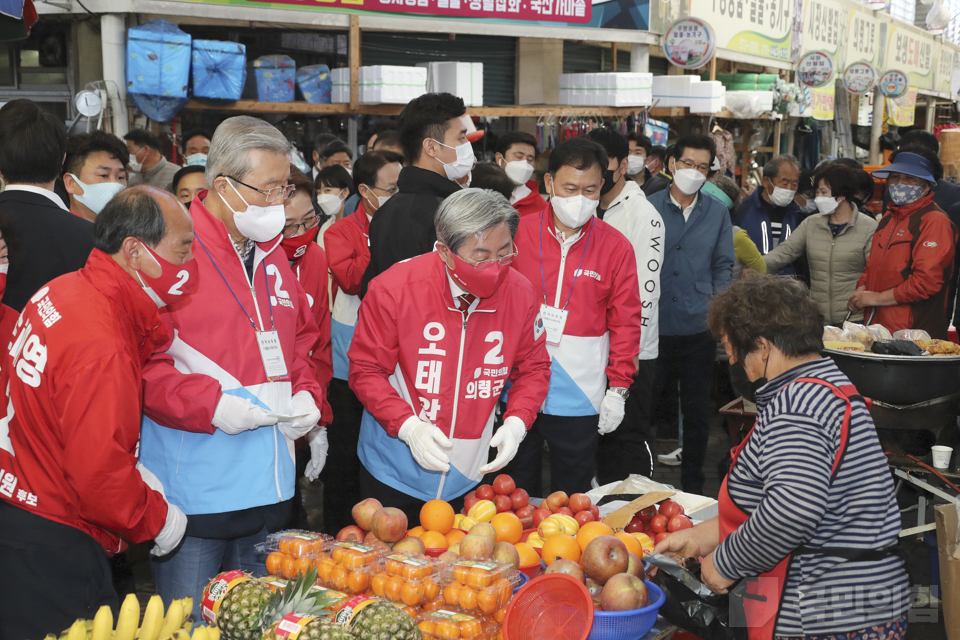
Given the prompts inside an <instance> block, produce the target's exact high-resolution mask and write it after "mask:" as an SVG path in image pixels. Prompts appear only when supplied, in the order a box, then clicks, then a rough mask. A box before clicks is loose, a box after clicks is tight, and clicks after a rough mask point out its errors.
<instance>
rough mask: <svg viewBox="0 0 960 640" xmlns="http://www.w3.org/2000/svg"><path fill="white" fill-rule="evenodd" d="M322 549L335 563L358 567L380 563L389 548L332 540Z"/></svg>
mask: <svg viewBox="0 0 960 640" xmlns="http://www.w3.org/2000/svg"><path fill="white" fill-rule="evenodd" d="M324 551H325V552H326V553H328V554H330V558H331V559H332V560H333V561H334V562H335V563H337V564H340V565H343V566H344V567H346V568H347V569H360V568H363V567H370V566H373V565H379V564H382V562H383V558H384V556H386V555H387V553H389V551H390V550H389V549H384V548H383V547H371V546H369V545H365V544H360V543H359V542H332V543H330V544H328V545H327V547H326V548H325V549H324Z"/></svg>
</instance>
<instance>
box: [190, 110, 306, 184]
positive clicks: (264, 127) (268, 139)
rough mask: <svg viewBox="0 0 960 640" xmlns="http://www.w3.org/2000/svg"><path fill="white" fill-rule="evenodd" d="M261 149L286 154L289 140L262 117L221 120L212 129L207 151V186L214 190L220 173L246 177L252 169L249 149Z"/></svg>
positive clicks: (241, 178) (238, 177)
mask: <svg viewBox="0 0 960 640" xmlns="http://www.w3.org/2000/svg"><path fill="white" fill-rule="evenodd" d="M254 149H261V150H263V151H269V152H272V153H279V154H281V155H283V156H286V155H287V153H289V152H290V142H289V141H288V140H287V139H286V138H284V137H283V134H282V133H280V132H279V131H278V130H277V128H276V127H274V126H273V125H272V124H268V123H267V122H264V121H263V120H261V119H260V118H254V117H251V116H234V117H233V118H227V119H226V120H224V121H223V122H221V123H220V126H219V127H217V130H216V131H214V132H213V140H211V141H210V152H209V153H208V154H207V170H206V174H205V176H206V180H207V188H209V189H213V181H214V180H216V178H217V176H221V175H223V176H231V177H233V178H236V179H238V180H243V178H244V176H246V175H247V174H248V173H250V171H252V170H253V163H252V162H251V160H250V154H249V153H248V151H253V150H254Z"/></svg>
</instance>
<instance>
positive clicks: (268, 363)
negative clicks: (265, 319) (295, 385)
mask: <svg viewBox="0 0 960 640" xmlns="http://www.w3.org/2000/svg"><path fill="white" fill-rule="evenodd" d="M257 344H258V345H259V346H260V358H261V359H262V360H263V370H264V371H265V372H266V374H267V380H269V381H270V382H277V381H278V380H282V379H285V378H286V377H287V363H286V362H285V361H284V359H283V349H281V348H280V334H278V333H277V332H276V331H257Z"/></svg>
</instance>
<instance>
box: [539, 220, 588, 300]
mask: <svg viewBox="0 0 960 640" xmlns="http://www.w3.org/2000/svg"><path fill="white" fill-rule="evenodd" d="M545 211H546V209H544V210H543V211H541V212H540V283H541V284H542V285H543V304H548V303H547V279H546V278H545V277H544V275H543V214H544V212H545ZM593 222H594V221H593V220H591V221H590V231H589V232H588V233H587V246H585V247H584V248H583V255H581V256H580V264H578V265H577V270H576V271H574V272H573V280H572V281H571V282H570V293H568V294H567V301H566V302H565V303H564V304H563V306H562V307H560V308H561V309H566V308H567V305H568V304H570V298H572V297H573V285H575V284H577V278H578V277H579V276H580V270H581V267H583V259H584V258H586V257H587V251H588V250H589V249H590V238H591V237H592V236H593V227H594V224H593ZM560 250H561V251H563V247H562V246H561V247H560ZM562 283H563V276H562V275H561V277H560V283H559V284H557V286H558V287H559V286H560V284H562Z"/></svg>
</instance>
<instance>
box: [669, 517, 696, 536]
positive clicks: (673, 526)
mask: <svg viewBox="0 0 960 640" xmlns="http://www.w3.org/2000/svg"><path fill="white" fill-rule="evenodd" d="M692 527H693V522H691V521H690V518H688V517H687V516H673V517H672V518H670V521H669V522H667V531H669V532H670V533H673V532H674V531H682V530H683V529H690V528H692Z"/></svg>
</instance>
